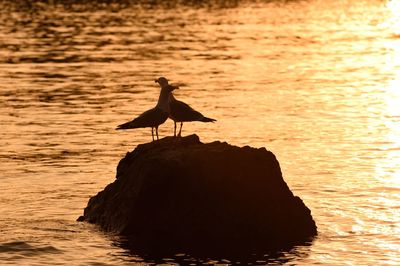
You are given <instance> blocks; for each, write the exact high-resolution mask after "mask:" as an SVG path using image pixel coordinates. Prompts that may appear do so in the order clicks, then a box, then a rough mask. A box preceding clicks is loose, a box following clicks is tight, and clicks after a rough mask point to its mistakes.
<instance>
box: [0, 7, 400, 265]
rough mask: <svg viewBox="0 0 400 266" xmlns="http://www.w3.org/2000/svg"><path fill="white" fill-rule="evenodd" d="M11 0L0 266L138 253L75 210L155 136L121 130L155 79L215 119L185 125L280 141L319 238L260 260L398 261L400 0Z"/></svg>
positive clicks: (209, 137) (216, 136)
mask: <svg viewBox="0 0 400 266" xmlns="http://www.w3.org/2000/svg"><path fill="white" fill-rule="evenodd" d="M14 2H15V1H14ZM17 2H18V1H17ZM32 2H35V1H32ZM121 2H122V1H121ZM127 2H128V1H127ZM217 2H218V1H217ZM12 3H13V2H12V1H3V2H1V4H0V5H1V6H0V7H1V8H0V121H1V130H0V264H1V265H3V264H17V265H45V264H50V265H55V264H60V265H62V264H68V265H78V264H81V265H116V264H118V265H122V264H129V263H130V262H132V261H142V260H143V258H140V257H139V256H137V255H135V254H134V253H130V252H129V251H127V250H125V249H123V248H121V247H119V246H120V245H119V244H118V243H119V238H118V237H116V236H112V235H109V234H106V233H103V232H101V231H99V230H98V229H97V228H96V227H95V226H92V225H88V224H85V223H77V222H75V220H76V218H77V217H78V216H79V215H81V214H82V211H83V208H84V207H85V206H86V204H87V200H88V198H89V196H91V195H94V194H96V193H97V192H98V191H99V190H101V189H102V188H103V187H104V186H105V185H107V184H108V183H110V182H112V181H113V180H114V176H115V168H116V165H117V163H118V161H119V160H120V159H121V157H123V156H124V154H125V153H126V152H127V151H129V150H132V149H133V148H134V147H135V146H136V145H137V144H138V143H142V142H147V141H150V140H151V131H150V130H149V129H138V130H132V131H125V132H120V131H115V130H114V128H115V126H116V125H118V124H121V123H123V122H126V121H128V120H129V119H131V118H133V117H135V116H136V115H138V114H140V113H141V112H143V111H145V110H147V109H149V108H151V107H153V106H154V105H155V101H156V99H157V96H158V93H159V89H158V88H157V84H155V83H154V79H155V78H157V77H159V76H166V77H167V78H168V79H170V80H171V81H172V82H174V83H177V84H179V85H180V90H179V91H176V93H175V95H176V97H177V98H179V99H181V100H184V101H186V102H188V103H190V104H191V105H192V107H194V108H195V109H197V110H199V111H201V112H202V113H203V114H205V115H206V116H209V117H212V118H215V119H217V120H218V122H216V123H214V124H206V123H204V124H203V123H191V124H189V123H187V124H185V125H184V127H183V134H184V135H185V134H192V133H197V134H198V135H199V136H200V138H201V140H202V141H203V142H210V141H214V140H221V141H227V142H229V143H232V144H236V145H251V146H254V147H261V146H263V147H266V148H267V149H269V150H271V151H273V152H274V153H275V155H276V156H277V158H278V160H279V161H280V163H281V167H282V171H283V174H284V177H285V180H286V181H287V183H288V184H289V186H290V188H291V189H292V190H293V192H294V193H295V194H296V195H298V196H300V197H301V198H302V199H303V200H304V201H305V203H306V204H307V205H308V206H309V207H310V209H311V210H312V214H313V217H314V219H315V220H316V222H317V225H318V230H319V236H318V237H317V238H316V239H315V240H314V242H313V243H312V244H311V245H309V246H299V247H296V248H294V249H293V250H291V251H288V252H283V253H282V254H280V255H278V256H277V257H276V256H275V257H274V258H271V257H269V256H267V255H266V256H265V257H264V258H263V259H261V260H260V261H259V263H260V264H263V263H265V262H266V261H277V262H279V263H283V262H288V263H290V264H296V265H299V264H304V265H310V264H327V265H343V264H350V265H378V264H381V265H383V264H385V265H390V264H393V265H395V264H400V253H399V250H400V225H399V222H400V1H395V0H392V1H373V0H364V1H350V0H348V1H346V0H343V1H333V0H332V1H322V0H315V1H288V2H285V1H272V2H270V3H267V2H266V3H254V2H244V3H239V4H238V5H237V6H233V7H232V6H231V7H229V8H220V7H218V5H212V6H210V7H205V8H204V7H201V8H199V7H193V6H187V5H177V6H175V7H173V8H165V7H163V6H161V5H155V6H153V7H151V8H149V7H143V6H142V7H139V6H136V5H124V6H122V5H112V6H106V5H105V6H96V7H93V6H92V5H91V4H87V5H80V6H72V7H71V6H63V5H51V4H37V5H36V9H33V8H26V6H25V8H23V7H21V6H19V7H17V8H16V7H15V5H14V4H12ZM172 133H173V123H172V122H171V121H168V122H167V123H165V124H164V125H162V126H161V127H160V134H161V136H167V135H171V134H172ZM217 259H218V258H217ZM219 259H223V258H219ZM174 261H176V258H172V259H166V260H165V262H166V263H173V262H174Z"/></svg>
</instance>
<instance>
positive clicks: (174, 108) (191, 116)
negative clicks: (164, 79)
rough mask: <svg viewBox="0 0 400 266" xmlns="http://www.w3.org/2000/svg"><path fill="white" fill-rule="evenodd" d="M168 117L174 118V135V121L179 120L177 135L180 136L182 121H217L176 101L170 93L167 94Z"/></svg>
mask: <svg viewBox="0 0 400 266" xmlns="http://www.w3.org/2000/svg"><path fill="white" fill-rule="evenodd" d="M169 108H170V111H169V118H171V119H172V120H174V136H176V123H177V122H180V123H181V126H180V128H179V133H178V137H180V136H181V133H182V126H183V122H192V121H200V122H214V121H217V120H215V119H213V118H208V117H205V116H204V115H202V114H201V113H200V112H198V111H196V110H194V109H193V108H192V107H190V106H189V105H188V104H186V103H184V102H182V101H178V100H177V99H175V97H174V95H173V94H172V93H171V94H170V95H169Z"/></svg>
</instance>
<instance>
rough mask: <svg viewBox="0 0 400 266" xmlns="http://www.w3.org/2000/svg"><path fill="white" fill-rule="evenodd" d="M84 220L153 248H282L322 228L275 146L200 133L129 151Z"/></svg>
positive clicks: (165, 139) (92, 201)
mask: <svg viewBox="0 0 400 266" xmlns="http://www.w3.org/2000/svg"><path fill="white" fill-rule="evenodd" d="M78 220H80V221H87V222H89V223H95V224H98V225H100V226H101V228H103V229H104V230H106V231H111V232H115V233H118V234H121V235H124V236H127V238H128V239H129V243H130V245H131V246H132V247H135V248H140V249H144V250H147V251H149V252H151V251H156V252H161V251H165V250H186V251H199V252H206V251H215V252H222V251H223V252H235V250H241V251H243V250H249V251H254V250H260V249H261V250H276V249H281V248H287V247H291V246H293V245H296V244H299V243H304V242H305V241H307V240H309V239H310V237H312V236H314V235H316V234H317V228H316V225H315V222H314V220H313V219H312V216H311V213H310V210H309V209H308V208H307V207H306V206H305V205H304V203H303V202H302V200H301V199H300V198H299V197H296V196H294V195H293V193H292V192H291V191H290V189H289V187H288V186H287V184H286V183H285V181H284V180H283V177H282V173H281V169H280V166H279V163H278V161H277V159H276V158H275V156H274V154H273V153H272V152H270V151H267V150H266V149H265V148H259V149H256V148H251V147H248V146H245V147H242V148H240V147H236V146H232V145H229V144H227V143H225V142H218V141H217V142H212V143H207V144H204V143H201V142H200V140H199V138H198V136H197V135H190V136H187V137H183V138H173V137H166V138H163V139H161V140H159V141H155V142H151V143H147V144H141V145H138V146H137V148H136V149H135V150H134V151H132V152H128V153H127V154H126V156H125V158H123V159H122V160H121V161H120V162H119V165H118V167H117V176H116V180H115V181H114V182H113V183H111V184H109V185H108V186H106V187H105V189H104V190H103V191H101V192H99V193H98V194H97V195H96V196H94V197H92V198H90V200H89V203H88V205H87V207H86V208H85V210H84V215H83V216H81V217H79V219H78Z"/></svg>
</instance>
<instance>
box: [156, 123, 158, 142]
mask: <svg viewBox="0 0 400 266" xmlns="http://www.w3.org/2000/svg"><path fill="white" fill-rule="evenodd" d="M156 135H157V140H158V126H156Z"/></svg>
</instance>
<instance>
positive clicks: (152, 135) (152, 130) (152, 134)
mask: <svg viewBox="0 0 400 266" xmlns="http://www.w3.org/2000/svg"><path fill="white" fill-rule="evenodd" d="M151 137H152V138H153V141H154V127H151Z"/></svg>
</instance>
